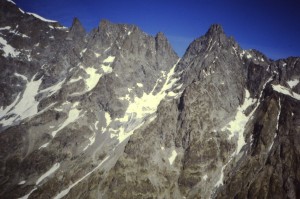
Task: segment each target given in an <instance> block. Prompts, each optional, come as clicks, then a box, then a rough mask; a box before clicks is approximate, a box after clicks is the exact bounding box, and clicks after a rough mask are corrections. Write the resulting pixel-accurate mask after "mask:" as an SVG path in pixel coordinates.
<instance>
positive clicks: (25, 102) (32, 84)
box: [0, 75, 42, 126]
mask: <svg viewBox="0 0 300 199" xmlns="http://www.w3.org/2000/svg"><path fill="white" fill-rule="evenodd" d="M35 77H36V75H34V76H33V77H32V79H31V80H30V81H29V82H27V84H26V88H25V90H24V92H23V95H22V96H21V94H20V93H19V95H18V96H17V97H16V100H15V101H14V102H13V103H12V104H11V105H9V106H7V107H6V108H5V109H4V110H1V109H0V119H2V117H3V116H10V117H7V118H5V119H2V120H1V121H0V124H2V125H3V126H7V125H11V124H13V122H16V121H20V120H23V119H25V118H27V117H31V116H33V115H35V114H37V112H38V104H39V102H38V101H36V99H35V96H36V95H37V94H38V89H39V87H40V85H41V83H42V78H40V79H38V80H36V81H34V78H35Z"/></svg>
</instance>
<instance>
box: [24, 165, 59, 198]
mask: <svg viewBox="0 0 300 199" xmlns="http://www.w3.org/2000/svg"><path fill="white" fill-rule="evenodd" d="M59 167H60V163H56V164H54V165H53V166H52V167H51V168H50V169H49V170H48V171H47V172H46V173H44V174H43V175H42V176H41V177H39V179H38V180H37V181H36V183H35V185H36V186H35V187H34V188H33V189H32V190H31V191H30V192H29V193H28V194H27V195H25V196H23V197H21V198H19V199H27V198H28V197H29V196H30V195H31V194H32V193H33V192H34V191H35V190H37V188H38V185H39V184H40V183H41V182H42V181H43V180H44V179H45V178H47V177H49V176H50V175H52V174H53V173H54V172H55V171H56V170H57V169H58V168H59ZM23 182H24V183H25V181H22V182H20V183H22V184H24V183H23ZM20 183H19V184H20Z"/></svg>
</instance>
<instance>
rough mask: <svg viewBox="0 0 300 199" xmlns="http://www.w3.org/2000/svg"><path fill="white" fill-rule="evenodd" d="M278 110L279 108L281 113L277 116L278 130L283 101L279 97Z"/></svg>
mask: <svg viewBox="0 0 300 199" xmlns="http://www.w3.org/2000/svg"><path fill="white" fill-rule="evenodd" d="M278 108H279V111H278V115H277V124H276V130H278V127H279V119H280V114H281V99H280V97H279V101H278Z"/></svg>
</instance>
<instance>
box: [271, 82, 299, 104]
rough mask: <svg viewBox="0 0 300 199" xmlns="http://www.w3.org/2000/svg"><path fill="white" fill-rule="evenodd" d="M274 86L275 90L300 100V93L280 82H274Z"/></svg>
mask: <svg viewBox="0 0 300 199" xmlns="http://www.w3.org/2000/svg"><path fill="white" fill-rule="evenodd" d="M272 88H273V90H275V91H277V92H278V93H282V94H284V95H288V96H290V97H292V98H294V99H296V100H300V95H299V94H298V93H295V92H293V91H291V90H290V89H288V88H286V87H284V86H281V85H279V84H278V85H273V84H272Z"/></svg>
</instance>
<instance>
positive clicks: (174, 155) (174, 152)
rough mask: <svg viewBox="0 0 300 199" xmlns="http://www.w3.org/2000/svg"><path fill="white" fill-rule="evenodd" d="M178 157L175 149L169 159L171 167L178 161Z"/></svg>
mask: <svg viewBox="0 0 300 199" xmlns="http://www.w3.org/2000/svg"><path fill="white" fill-rule="evenodd" d="M176 156H177V152H176V150H175V149H174V150H173V151H172V154H171V156H170V157H169V162H170V165H172V164H173V162H174V160H175V159H176Z"/></svg>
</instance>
